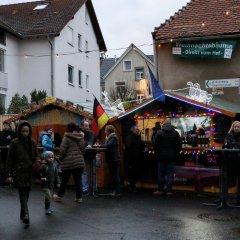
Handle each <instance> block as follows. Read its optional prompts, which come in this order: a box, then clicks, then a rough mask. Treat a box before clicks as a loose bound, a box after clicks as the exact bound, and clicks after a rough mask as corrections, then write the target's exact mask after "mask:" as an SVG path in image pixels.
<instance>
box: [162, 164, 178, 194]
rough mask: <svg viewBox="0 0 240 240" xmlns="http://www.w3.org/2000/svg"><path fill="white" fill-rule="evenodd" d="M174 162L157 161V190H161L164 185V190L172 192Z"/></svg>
mask: <svg viewBox="0 0 240 240" xmlns="http://www.w3.org/2000/svg"><path fill="white" fill-rule="evenodd" d="M174 172H175V163H174V162H170V163H164V162H158V190H159V191H161V192H163V191H164V187H165V185H166V192H172V185H173V182H174Z"/></svg>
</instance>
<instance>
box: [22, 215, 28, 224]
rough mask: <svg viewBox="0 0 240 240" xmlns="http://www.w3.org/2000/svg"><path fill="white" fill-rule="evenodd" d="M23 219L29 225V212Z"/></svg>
mask: <svg viewBox="0 0 240 240" xmlns="http://www.w3.org/2000/svg"><path fill="white" fill-rule="evenodd" d="M22 221H23V223H24V224H26V225H29V223H30V220H29V214H28V213H26V214H25V215H24V216H23V219H22Z"/></svg>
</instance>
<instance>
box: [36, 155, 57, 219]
mask: <svg viewBox="0 0 240 240" xmlns="http://www.w3.org/2000/svg"><path fill="white" fill-rule="evenodd" d="M53 163H54V153H53V152H51V151H45V152H43V160H42V164H41V168H40V179H41V181H42V189H43V192H44V196H45V214H46V215H51V214H52V212H53V211H52V208H51V199H52V196H53V188H54V184H55V183H57V185H59V184H60V180H59V176H58V172H57V168H56V166H55V164H53Z"/></svg>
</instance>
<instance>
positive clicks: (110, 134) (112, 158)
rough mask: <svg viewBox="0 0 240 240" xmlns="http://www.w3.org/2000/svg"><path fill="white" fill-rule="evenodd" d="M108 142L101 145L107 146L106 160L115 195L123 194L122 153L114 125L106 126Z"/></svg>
mask: <svg viewBox="0 0 240 240" xmlns="http://www.w3.org/2000/svg"><path fill="white" fill-rule="evenodd" d="M105 134H106V142H105V143H104V144H102V145H100V147H101V148H106V149H107V150H106V155H105V156H106V161H107V164H108V167H109V172H110V174H111V176H112V181H113V189H114V191H113V193H112V194H111V195H112V196H113V197H119V196H120V195H121V184H120V153H119V149H118V139H117V136H116V133H115V128H114V126H112V125H107V126H106V127H105Z"/></svg>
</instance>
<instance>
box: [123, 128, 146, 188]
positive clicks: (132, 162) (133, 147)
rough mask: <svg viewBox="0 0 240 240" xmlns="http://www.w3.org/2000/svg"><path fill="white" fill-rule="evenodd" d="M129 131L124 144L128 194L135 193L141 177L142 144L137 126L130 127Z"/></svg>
mask: <svg viewBox="0 0 240 240" xmlns="http://www.w3.org/2000/svg"><path fill="white" fill-rule="evenodd" d="M130 131H131V133H130V135H129V136H127V138H126V142H125V149H126V165H127V176H128V181H129V185H128V188H129V191H130V192H137V187H136V183H137V181H138V180H139V178H140V175H141V170H142V160H143V154H144V143H143V142H142V140H141V136H140V131H139V129H138V127H137V126H132V127H131V129H130Z"/></svg>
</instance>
